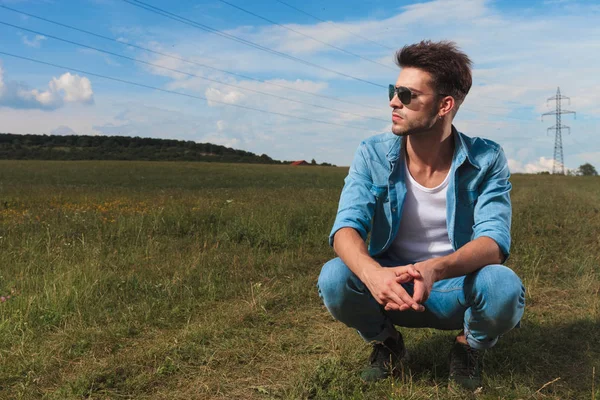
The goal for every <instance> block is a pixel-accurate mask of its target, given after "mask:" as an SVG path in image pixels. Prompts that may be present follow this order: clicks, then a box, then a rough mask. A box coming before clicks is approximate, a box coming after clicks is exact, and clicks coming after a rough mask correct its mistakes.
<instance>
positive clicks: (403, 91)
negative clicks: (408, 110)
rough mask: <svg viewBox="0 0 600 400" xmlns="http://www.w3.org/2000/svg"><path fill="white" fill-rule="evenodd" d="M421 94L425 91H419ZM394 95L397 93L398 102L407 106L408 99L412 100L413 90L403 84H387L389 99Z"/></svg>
mask: <svg viewBox="0 0 600 400" xmlns="http://www.w3.org/2000/svg"><path fill="white" fill-rule="evenodd" d="M421 94H425V93H421ZM395 95H398V99H399V100H400V102H401V103H402V104H404V105H405V106H407V105H409V104H410V101H411V100H412V97H413V92H412V91H411V90H410V89H409V88H407V87H405V86H398V87H396V86H394V85H389V86H388V96H389V98H390V101H392V99H393V98H394V96H395ZM440 95H442V96H447V95H445V94H443V93H440ZM415 97H416V96H415Z"/></svg>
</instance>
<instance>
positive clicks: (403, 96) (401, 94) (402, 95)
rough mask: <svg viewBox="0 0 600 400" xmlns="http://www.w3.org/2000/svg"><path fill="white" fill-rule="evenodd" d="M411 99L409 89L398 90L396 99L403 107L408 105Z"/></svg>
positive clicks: (401, 88)
mask: <svg viewBox="0 0 600 400" xmlns="http://www.w3.org/2000/svg"><path fill="white" fill-rule="evenodd" d="M411 97H412V93H411V92H410V89H408V88H405V87H400V88H398V98H399V99H400V101H401V102H402V104H404V105H405V106H407V105H409V104H410V99H411Z"/></svg>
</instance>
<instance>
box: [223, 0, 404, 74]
mask: <svg viewBox="0 0 600 400" xmlns="http://www.w3.org/2000/svg"><path fill="white" fill-rule="evenodd" d="M217 1H219V2H221V3H223V4H227V5H228V6H231V7H233V8H235V9H237V10H240V11H243V12H245V13H247V14H250V15H252V16H254V17H256V18H260V19H262V20H263V21H267V22H269V23H271V24H274V25H277V26H279V27H281V28H283V29H287V30H288V31H291V32H294V33H296V34H298V35H301V36H304V37H307V38H309V39H311V40H314V41H315V42H318V43H321V44H324V45H325V46H329V47H331V48H332V49H336V50H338V51H341V52H343V53H346V54H349V55H351V56H353V57H358V58H360V59H361V60H365V61H368V62H371V63H373V64H377V65H380V66H382V67H385V68H387V69H391V70H394V71H395V70H396V68H393V67H390V66H389V65H385V64H382V63H380V62H379V61H375V60H371V59H370V58H367V57H363V56H361V55H360V54H356V53H353V52H351V51H348V50H345V49H342V48H341V47H338V46H335V45H333V44H331V43H327V42H325V41H323V40H320V39H317V38H315V37H313V36H310V35H307V34H305V33H302V32H300V31H297V30H296V29H293V28H290V27H289V26H285V25H282V24H280V23H278V22H275V21H273V20H271V19H269V18H266V17H263V16H261V15H258V14H256V13H253V12H252V11H249V10H246V9H245V8H242V7H239V6H236V5H235V4H232V3H230V2H228V1H226V0H217Z"/></svg>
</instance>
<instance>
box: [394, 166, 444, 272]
mask: <svg viewBox="0 0 600 400" xmlns="http://www.w3.org/2000/svg"><path fill="white" fill-rule="evenodd" d="M404 171H405V174H404V176H405V177H406V178H405V183H406V198H405V200H404V208H403V209H402V218H401V220H400V227H399V229H398V234H397V235H396V237H395V238H394V242H393V243H392V245H391V246H390V248H389V249H388V256H389V258H391V259H393V260H398V261H402V262H406V263H410V262H419V261H424V260H428V259H430V258H434V257H442V256H445V255H448V254H451V253H453V252H454V249H453V248H452V244H451V243H450V238H449V237H448V227H447V225H446V192H447V191H448V183H449V181H450V173H449V172H448V175H446V178H445V179H444V181H443V182H442V183H440V184H439V185H438V186H437V187H434V188H426V187H424V186H421V185H420V184H419V183H418V182H417V181H415V179H414V178H413V177H412V175H411V174H410V171H409V170H408V166H407V165H406V161H405V162H404Z"/></svg>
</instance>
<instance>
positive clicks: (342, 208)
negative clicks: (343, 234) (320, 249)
mask: <svg viewBox="0 0 600 400" xmlns="http://www.w3.org/2000/svg"><path fill="white" fill-rule="evenodd" d="M364 150H365V144H364V143H361V145H360V146H359V147H358V149H357V150H356V154H355V155H354V159H353V160H352V164H351V165H350V170H349V171H348V176H347V177H346V179H345V180H344V188H343V189H342V194H341V195H340V202H339V205H338V211H337V215H336V217H335V222H334V224H333V228H332V230H331V233H330V235H329V245H330V246H333V237H334V236H335V233H336V232H337V231H338V230H340V229H342V228H347V227H348V228H354V229H355V230H356V231H357V232H358V233H359V234H360V236H361V237H362V239H363V240H364V241H366V240H367V235H368V234H369V232H370V231H371V224H372V219H373V213H374V210H375V203H376V198H375V194H374V193H372V192H371V188H372V186H373V180H372V177H371V172H370V170H369V167H368V164H367V159H366V157H365V154H364Z"/></svg>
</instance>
